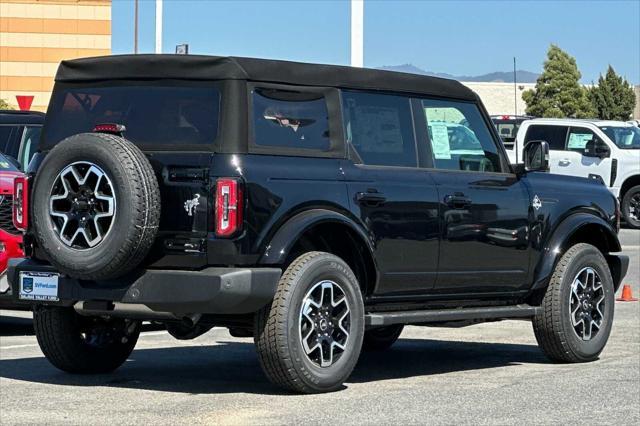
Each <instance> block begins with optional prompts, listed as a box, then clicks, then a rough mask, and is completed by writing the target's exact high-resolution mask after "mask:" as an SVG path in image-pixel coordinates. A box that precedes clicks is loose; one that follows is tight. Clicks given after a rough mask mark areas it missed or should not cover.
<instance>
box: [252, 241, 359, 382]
mask: <svg viewBox="0 0 640 426" xmlns="http://www.w3.org/2000/svg"><path fill="white" fill-rule="evenodd" d="M363 334H364V305H363V302H362V295H361V294H360V287H359V285H358V281H357V280H356V278H355V276H354V274H353V272H352V271H351V269H350V268H349V266H348V265H347V264H346V263H345V262H344V261H343V260H342V259H340V258H338V257H336V256H334V255H332V254H329V253H322V252H309V253H306V254H303V255H302V256H300V257H298V258H297V259H296V260H294V261H293V262H292V263H291V265H290V266H289V267H288V268H287V270H286V271H285V272H284V274H283V275H282V278H281V279H280V282H279V284H278V289H277V291H276V295H275V297H274V299H273V302H272V303H271V304H270V305H268V306H266V307H265V308H263V309H262V310H260V311H259V312H258V313H257V314H256V321H255V331H254V340H255V343H256V348H257V351H258V355H259V359H260V364H261V365H262V368H263V369H264V371H265V373H266V375H267V377H268V378H269V379H270V380H271V381H272V382H273V383H274V384H276V385H278V386H281V387H283V388H286V389H289V390H292V391H295V392H303V393H319V392H329V391H333V390H337V389H339V388H340V387H341V386H342V383H343V382H344V381H345V380H346V379H347V378H348V377H349V375H350V374H351V372H352V371H353V368H354V367H355V365H356V362H357V361H358V357H359V356H360V349H361V347H362V338H363Z"/></svg>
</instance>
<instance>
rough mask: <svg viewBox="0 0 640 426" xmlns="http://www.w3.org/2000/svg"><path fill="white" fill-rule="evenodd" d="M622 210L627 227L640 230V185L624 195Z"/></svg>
mask: <svg viewBox="0 0 640 426" xmlns="http://www.w3.org/2000/svg"><path fill="white" fill-rule="evenodd" d="M620 208H621V210H622V217H624V220H625V222H627V225H629V226H630V227H631V228H634V229H640V185H636V186H634V187H632V188H630V189H629V190H628V191H627V192H626V193H625V194H624V197H622V203H621V205H620Z"/></svg>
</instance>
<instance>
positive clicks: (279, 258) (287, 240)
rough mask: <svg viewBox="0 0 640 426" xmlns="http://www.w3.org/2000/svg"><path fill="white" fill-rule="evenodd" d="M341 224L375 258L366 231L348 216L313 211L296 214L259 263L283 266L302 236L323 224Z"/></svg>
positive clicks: (277, 232)
mask: <svg viewBox="0 0 640 426" xmlns="http://www.w3.org/2000/svg"><path fill="white" fill-rule="evenodd" d="M330 222H333V223H340V224H343V225H346V226H348V227H349V229H351V230H352V231H354V232H355V233H356V235H358V237H359V238H360V239H361V240H362V242H364V243H365V244H366V246H367V248H368V249H369V253H370V255H371V258H372V259H374V257H373V244H372V242H371V239H370V238H369V237H368V235H367V233H366V232H365V230H364V229H363V228H362V227H361V226H359V225H358V224H357V223H356V222H355V221H354V220H352V219H350V218H348V217H347V216H345V215H343V214H340V213H338V212H335V211H333V210H327V209H311V210H306V211H303V212H301V213H298V214H296V215H295V216H293V217H291V218H290V219H289V220H287V221H286V222H285V223H284V224H282V225H281V226H280V228H279V229H278V230H277V231H276V233H275V234H274V235H273V237H272V238H271V240H270V242H269V244H268V245H267V248H266V249H265V251H264V253H263V254H262V256H260V259H259V261H258V263H260V264H263V265H282V264H283V263H284V262H285V261H286V258H287V256H288V254H289V251H290V250H291V249H292V248H293V245H294V244H295V243H296V242H297V241H298V239H299V238H300V236H301V235H302V234H304V233H305V232H306V231H307V230H309V229H311V228H312V227H313V226H316V225H319V224H322V223H330Z"/></svg>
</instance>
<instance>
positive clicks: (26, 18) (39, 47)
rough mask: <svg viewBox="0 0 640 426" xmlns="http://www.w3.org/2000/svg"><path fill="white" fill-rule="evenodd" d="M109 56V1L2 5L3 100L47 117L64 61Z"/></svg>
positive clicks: (5, 1)
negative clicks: (23, 99)
mask: <svg viewBox="0 0 640 426" xmlns="http://www.w3.org/2000/svg"><path fill="white" fill-rule="evenodd" d="M109 54H111V0H0V99H4V100H5V101H7V102H9V103H10V104H11V105H13V106H14V107H15V108H17V107H18V106H17V100H16V95H23V96H33V97H34V98H33V104H32V106H31V109H34V110H39V111H44V110H46V108H47V104H48V103H49V98H50V97H51V89H52V87H53V77H54V75H55V73H56V70H57V68H58V64H59V63H60V61H62V60H64V59H72V58H80V57H85V56H98V55H109Z"/></svg>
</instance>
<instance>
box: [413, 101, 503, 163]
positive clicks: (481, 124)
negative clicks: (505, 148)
mask: <svg viewBox="0 0 640 426" xmlns="http://www.w3.org/2000/svg"><path fill="white" fill-rule="evenodd" d="M422 105H423V108H424V114H425V116H426V119H427V130H428V134H429V142H430V144H431V153H432V155H433V164H434V167H435V168H436V169H447V170H467V171H479V172H502V165H501V161H500V154H499V153H498V146H497V145H496V141H495V140H494V139H493V137H492V135H491V132H490V130H489V128H488V126H487V123H486V122H485V121H484V119H483V118H482V115H481V114H480V111H479V110H478V107H477V106H476V105H475V104H473V103H467V102H456V101H441V100H435V99H425V100H423V101H422Z"/></svg>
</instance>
